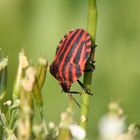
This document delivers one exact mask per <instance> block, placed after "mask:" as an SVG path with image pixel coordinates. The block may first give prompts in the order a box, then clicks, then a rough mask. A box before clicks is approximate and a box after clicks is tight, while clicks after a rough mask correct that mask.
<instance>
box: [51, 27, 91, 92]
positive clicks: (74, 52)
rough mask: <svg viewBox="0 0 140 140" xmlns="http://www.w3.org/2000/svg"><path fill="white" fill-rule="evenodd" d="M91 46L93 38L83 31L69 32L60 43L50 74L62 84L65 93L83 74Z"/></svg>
mask: <svg viewBox="0 0 140 140" xmlns="http://www.w3.org/2000/svg"><path fill="white" fill-rule="evenodd" d="M91 46H92V42H91V37H90V35H89V33H88V32H87V31H85V30H83V29H75V30H72V31H70V32H68V33H67V34H66V35H65V36H64V37H63V38H62V40H61V41H60V43H59V45H58V47H57V49H56V55H55V58H54V61H53V62H52V64H51V65H50V73H51V74H52V75H53V76H54V77H55V78H56V79H57V80H58V81H59V82H60V85H61V86H62V89H63V90H64V91H65V92H68V91H69V90H70V87H71V84H72V83H73V82H75V81H76V80H78V79H79V78H80V76H81V75H82V74H83V72H84V68H85V64H86V62H87V60H88V58H89V57H90V52H91Z"/></svg>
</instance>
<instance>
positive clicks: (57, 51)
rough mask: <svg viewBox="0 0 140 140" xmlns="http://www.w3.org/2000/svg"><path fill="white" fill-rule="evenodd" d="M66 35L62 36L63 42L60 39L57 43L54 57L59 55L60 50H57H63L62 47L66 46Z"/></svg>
mask: <svg viewBox="0 0 140 140" xmlns="http://www.w3.org/2000/svg"><path fill="white" fill-rule="evenodd" d="M67 35H68V33H67V34H65V35H64V37H63V39H64V40H63V39H61V41H60V42H59V45H58V46H57V48H56V54H55V55H59V54H60V53H61V50H60V51H59V49H60V48H63V47H64V45H65V44H66V41H67V39H66V38H67ZM62 43H63V46H62Z"/></svg>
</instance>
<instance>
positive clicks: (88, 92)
mask: <svg viewBox="0 0 140 140" xmlns="http://www.w3.org/2000/svg"><path fill="white" fill-rule="evenodd" d="M77 82H78V83H79V85H80V86H81V87H82V88H83V90H84V91H85V92H86V93H87V94H89V95H93V94H92V93H90V91H89V90H88V89H87V88H86V87H85V86H84V85H83V83H82V82H81V81H80V80H77Z"/></svg>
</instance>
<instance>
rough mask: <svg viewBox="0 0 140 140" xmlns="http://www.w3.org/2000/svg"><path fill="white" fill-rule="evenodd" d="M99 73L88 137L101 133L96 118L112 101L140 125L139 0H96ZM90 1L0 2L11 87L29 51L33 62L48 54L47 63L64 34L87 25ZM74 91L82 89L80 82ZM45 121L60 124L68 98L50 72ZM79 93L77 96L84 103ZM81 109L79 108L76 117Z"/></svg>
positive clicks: (1, 43) (0, 35) (0, 42)
mask: <svg viewBox="0 0 140 140" xmlns="http://www.w3.org/2000/svg"><path fill="white" fill-rule="evenodd" d="M97 7H98V25H97V36H96V44H98V47H97V49H96V56H95V59H96V71H95V72H94V76H93V93H94V96H93V97H91V106H90V116H89V125H88V137H89V139H90V140H92V139H93V138H96V137H97V135H98V121H99V119H100V117H101V116H102V115H103V114H104V113H105V112H106V111H107V105H108V103H109V102H110V101H112V100H117V101H119V102H120V104H121V105H122V107H123V108H124V110H125V113H126V116H127V122H128V123H132V122H136V123H140V110H139V109H138V108H139V106H140V86H139V84H140V47H139V43H140V14H139V13H140V1H139V0H135V1H132V0H97ZM87 8H88V3H87V0H39V1H38V0H0V48H2V50H3V51H4V52H5V54H6V55H8V56H9V69H8V74H9V75H8V76H9V81H8V91H9V95H8V97H7V98H10V97H11V91H12V85H13V81H14V78H15V74H16V69H17V64H18V53H19V51H20V50H21V48H24V49H25V52H26V54H27V56H28V57H29V58H30V61H31V62H33V63H36V61H37V59H38V57H39V56H46V57H47V59H48V61H49V63H51V62H52V60H53V57H54V55H55V49H56V46H57V45H58V42H59V41H60V39H61V38H62V36H63V35H64V34H65V33H66V32H67V31H69V30H71V29H72V28H79V27H81V28H85V29H86V27H87ZM72 89H74V90H77V91H80V90H81V88H80V87H79V85H78V84H77V83H75V84H73V86H72ZM43 96H44V110H45V115H46V118H47V121H50V120H52V121H55V122H59V120H60V113H61V112H62V111H65V109H66V106H67V97H66V95H65V94H61V87H60V86H59V84H58V81H56V80H55V79H54V78H53V77H52V76H51V75H50V74H49V73H48V74H47V78H46V83H45V87H44V89H43ZM79 98H80V97H79V96H77V97H76V99H77V100H79V101H80V99H79ZM79 113H80V109H79V108H78V107H77V106H75V116H76V118H77V119H78V117H79Z"/></svg>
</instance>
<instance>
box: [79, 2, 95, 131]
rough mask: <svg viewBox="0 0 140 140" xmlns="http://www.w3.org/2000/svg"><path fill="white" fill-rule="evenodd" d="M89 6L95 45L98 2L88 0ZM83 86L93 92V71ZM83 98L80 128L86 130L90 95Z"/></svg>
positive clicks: (90, 23)
mask: <svg viewBox="0 0 140 140" xmlns="http://www.w3.org/2000/svg"><path fill="white" fill-rule="evenodd" d="M88 4H89V7H88V23H87V24H88V25H87V30H88V32H89V33H90V35H91V38H92V43H93V45H95V35H96V24H97V11H96V0H88ZM94 52H95V49H94V48H93V49H92V51H91V56H90V58H91V59H92V61H93V60H94ZM89 67H90V64H89V63H87V65H86V68H89ZM86 68H85V69H86ZM83 84H84V85H85V86H86V87H87V88H88V89H89V91H91V86H92V71H91V72H85V73H84V80H83ZM81 97H82V104H81V117H80V126H81V127H82V128H84V129H85V130H86V127H87V120H88V112H89V99H90V95H88V94H86V93H84V94H82V95H81Z"/></svg>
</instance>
